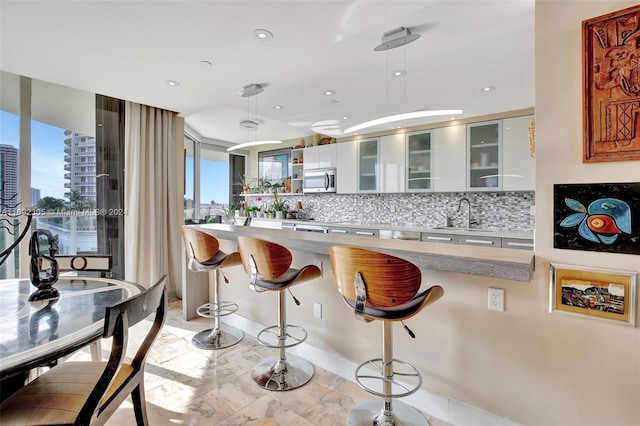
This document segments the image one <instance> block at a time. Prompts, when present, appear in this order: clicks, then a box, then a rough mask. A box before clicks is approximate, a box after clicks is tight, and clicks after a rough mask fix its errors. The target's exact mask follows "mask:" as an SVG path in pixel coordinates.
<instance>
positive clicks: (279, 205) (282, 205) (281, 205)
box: [271, 193, 287, 212]
mask: <svg viewBox="0 0 640 426" xmlns="http://www.w3.org/2000/svg"><path fill="white" fill-rule="evenodd" d="M271 208H272V209H273V211H276V212H286V211H287V202H286V201H283V200H280V199H278V194H276V193H274V194H273V201H272V202H271Z"/></svg>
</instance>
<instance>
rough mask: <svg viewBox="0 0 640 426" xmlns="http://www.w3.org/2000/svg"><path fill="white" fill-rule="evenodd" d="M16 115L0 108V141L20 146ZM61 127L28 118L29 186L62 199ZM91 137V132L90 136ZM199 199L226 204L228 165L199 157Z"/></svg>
mask: <svg viewBox="0 0 640 426" xmlns="http://www.w3.org/2000/svg"><path fill="white" fill-rule="evenodd" d="M19 127H20V121H19V117H18V116H17V115H15V114H11V113H9V112H6V111H0V143H2V144H7V145H12V146H15V147H16V148H18V147H19V145H20V132H19ZM64 130H65V129H61V128H59V127H55V126H50V125H48V124H44V123H40V122H37V121H32V126H31V140H32V144H31V159H32V160H31V187H32V188H37V189H40V197H41V198H44V197H47V196H49V197H55V198H63V199H64V192H65V187H64V184H65V182H66V180H65V179H64V173H65V170H64ZM90 136H92V135H90ZM200 168H201V170H200V177H201V183H200V201H201V203H202V204H208V203H209V202H211V201H215V202H216V203H219V204H228V203H229V164H228V163H223V162H219V161H212V160H204V159H203V160H201V166H200ZM186 176H193V161H187V162H186ZM186 194H188V195H187V198H193V178H187V184H186Z"/></svg>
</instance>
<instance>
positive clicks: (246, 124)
mask: <svg viewBox="0 0 640 426" xmlns="http://www.w3.org/2000/svg"><path fill="white" fill-rule="evenodd" d="M262 92H264V88H263V87H262V86H261V85H260V84H254V83H251V84H247V85H246V86H244V87H243V88H242V92H241V93H240V96H242V97H243V98H247V119H246V120H240V127H241V128H242V129H246V130H247V142H245V143H241V144H238V145H234V146H232V147H229V148H227V152H230V151H234V150H236V149H242V148H247V147H250V146H256V145H267V144H277V143H282V141H280V140H257V139H258V138H257V136H258V127H259V126H260V123H259V122H258V95H259V94H260V93H262ZM250 97H255V118H254V119H253V120H252V119H251V114H250V112H249V106H250V101H249V98H250ZM251 130H253V131H254V132H255V133H254V140H253V141H249V140H248V139H249V136H248V134H249V131H251Z"/></svg>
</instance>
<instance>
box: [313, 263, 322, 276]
mask: <svg viewBox="0 0 640 426" xmlns="http://www.w3.org/2000/svg"><path fill="white" fill-rule="evenodd" d="M313 264H314V265H315V266H317V267H318V269H320V276H322V260H314V261H313Z"/></svg>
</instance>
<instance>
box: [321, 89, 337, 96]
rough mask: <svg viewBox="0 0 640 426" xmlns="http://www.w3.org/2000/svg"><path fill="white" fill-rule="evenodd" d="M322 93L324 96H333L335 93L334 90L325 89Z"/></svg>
mask: <svg viewBox="0 0 640 426" xmlns="http://www.w3.org/2000/svg"><path fill="white" fill-rule="evenodd" d="M322 94H323V95H325V96H333V95H335V94H336V92H335V90H325V91H324V92H322Z"/></svg>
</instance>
